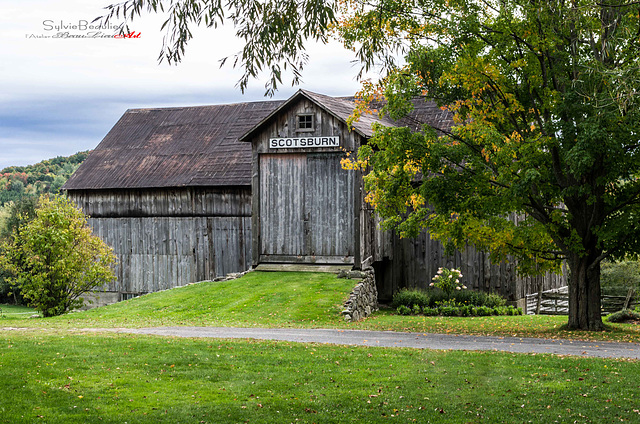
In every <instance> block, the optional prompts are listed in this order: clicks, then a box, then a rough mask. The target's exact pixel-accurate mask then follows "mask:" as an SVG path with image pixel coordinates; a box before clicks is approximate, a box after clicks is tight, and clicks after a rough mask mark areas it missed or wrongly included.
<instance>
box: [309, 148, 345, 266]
mask: <svg viewBox="0 0 640 424" xmlns="http://www.w3.org/2000/svg"><path fill="white" fill-rule="evenodd" d="M341 157H342V154H329V153H316V154H309V155H308V156H307V175H308V178H307V179H306V181H305V218H306V220H307V221H308V235H309V236H308V243H307V245H308V254H309V255H313V256H321V257H322V256H338V257H344V256H353V250H354V232H353V175H354V172H349V171H346V170H344V169H342V166H341V165H340V158H341Z"/></svg>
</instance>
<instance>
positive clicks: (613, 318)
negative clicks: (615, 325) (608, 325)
mask: <svg viewBox="0 0 640 424" xmlns="http://www.w3.org/2000/svg"><path fill="white" fill-rule="evenodd" d="M606 320H607V321H609V322H627V321H640V313H639V312H636V311H633V310H631V309H623V310H621V311H618V312H614V313H612V314H609V315H607V317H606Z"/></svg>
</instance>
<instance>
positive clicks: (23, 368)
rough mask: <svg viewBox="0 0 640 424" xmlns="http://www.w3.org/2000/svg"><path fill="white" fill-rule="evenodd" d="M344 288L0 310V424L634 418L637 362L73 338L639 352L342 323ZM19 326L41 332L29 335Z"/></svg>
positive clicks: (303, 282) (499, 330) (516, 321)
mask: <svg viewBox="0 0 640 424" xmlns="http://www.w3.org/2000/svg"><path fill="white" fill-rule="evenodd" d="M354 284H355V282H354V281H353V280H341V279H337V278H335V277H334V276H333V275H331V274H308V273H304V274H299V273H258V272H255V273H250V274H248V275H246V276H245V277H243V278H241V279H238V280H234V281H227V282H216V283H201V284H194V285H190V286H187V287H183V288H179V289H174V290H170V291H166V292H161V293H154V294H150V295H146V296H143V297H140V298H136V299H132V300H129V301H126V302H121V303H118V304H115V305H111V306H108V307H104V308H98V309H93V310H90V311H84V312H77V313H73V314H68V315H65V316H61V317H56V318H47V319H43V318H40V319H28V317H29V316H30V315H31V314H32V310H30V309H28V308H19V307H8V306H4V305H3V306H0V307H1V308H2V311H3V314H2V317H1V318H0V328H1V327H25V328H24V329H21V330H4V331H0V382H2V385H1V386H0V388H1V390H0V423H35V422H42V423H65V424H66V423H94V422H95V423H105V422H111V423H123V422H127V423H142V422H144V423H146V422H163V423H247V422H248V423H290V422H300V423H345V422H366V423H377V422H388V421H389V420H393V421H395V422H421V423H430V422H432V423H436V422H437V423H441V422H446V423H482V422H486V423H514V422H518V423H527V422H532V423H554V422H559V423H610V422H613V421H616V422H618V421H623V422H640V406H639V405H640V382H639V381H638V375H640V364H639V363H638V362H637V361H623V360H610V359H598V358H577V357H561V356H552V355H534V354H531V355H523V354H511V353H502V352H500V353H499V352H465V351H448V352H443V351H429V350H411V349H399V348H395V349H394V348H377V347H345V346H332V345H318V344H302V343H289V342H266V341H254V340H233V341H229V340H217V339H183V338H170V337H152V336H136V335H117V334H99V333H98V334H96V333H89V334H85V333H83V332H81V331H78V330H74V329H76V328H84V327H142V326H163V325H164V326H166V325H172V326H175V325H204V326H242V327H251V326H272V327H325V328H326V327H335V328H355V329H382V330H397V331H419V332H431V331H433V332H442V333H461V334H462V333H465V334H491V335H519V336H533V337H571V338H591V339H593V338H595V339H598V340H606V339H612V340H629V341H638V340H639V339H640V338H639V332H638V329H637V326H630V325H626V326H625V325H612V326H610V327H609V331H607V332H605V333H597V334H595V335H591V334H589V333H580V332H566V331H563V330H561V327H562V325H563V324H564V323H565V322H566V317H549V316H539V317H535V316H521V317H481V318H480V317H475V318H451V317H446V318H445V317H407V316H396V315H393V314H391V313H390V312H389V311H382V312H379V313H377V314H375V315H374V316H372V317H370V318H368V319H366V320H363V321H361V322H358V323H346V322H344V321H343V319H342V317H341V314H340V311H341V309H342V303H343V302H344V300H345V298H346V297H347V295H348V293H349V292H350V290H351V289H352V287H353V285H354ZM28 327H38V328H37V329H35V328H28Z"/></svg>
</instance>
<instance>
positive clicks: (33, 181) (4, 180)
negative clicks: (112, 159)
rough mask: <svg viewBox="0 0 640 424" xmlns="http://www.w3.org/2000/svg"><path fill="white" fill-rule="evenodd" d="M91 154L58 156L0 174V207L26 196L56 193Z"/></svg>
mask: <svg viewBox="0 0 640 424" xmlns="http://www.w3.org/2000/svg"><path fill="white" fill-rule="evenodd" d="M89 153H90V151H86V152H78V153H76V154H75V155H71V156H67V157H64V156H58V157H56V158H53V159H48V160H43V161H42V162H39V163H36V164H35V165H27V166H9V167H7V168H4V169H3V170H2V171H0V206H3V205H4V204H5V203H8V202H10V201H18V200H20V199H22V198H23V197H26V196H39V195H41V194H43V193H59V192H60V187H62V186H63V185H64V183H65V182H67V180H68V179H69V177H70V176H71V174H73V173H74V171H75V170H76V169H78V167H79V166H80V164H81V163H82V161H84V160H85V159H86V158H87V156H88V155H89Z"/></svg>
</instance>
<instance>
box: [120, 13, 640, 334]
mask: <svg viewBox="0 0 640 424" xmlns="http://www.w3.org/2000/svg"><path fill="white" fill-rule="evenodd" d="M163 6H164V7H165V8H166V10H167V13H168V18H167V21H166V28H167V33H168V36H167V38H166V39H165V45H164V48H163V57H164V58H166V59H168V60H170V61H179V60H180V58H181V55H182V54H183V53H184V46H185V43H186V42H187V41H188V40H189V39H190V37H191V32H190V30H189V26H190V25H200V24H204V25H207V26H214V27H215V26H217V25H218V24H222V23H223V22H225V19H228V20H229V21H230V22H231V23H232V24H233V25H235V26H236V28H237V34H238V36H239V37H241V38H243V39H244V40H245V42H246V46H245V48H244V49H243V51H242V52H240V54H239V55H238V56H236V58H235V60H236V62H235V63H236V64H239V65H240V66H242V67H244V70H245V72H244V74H243V76H242V79H241V80H240V87H241V88H244V87H245V86H246V81H247V79H248V78H250V77H252V76H255V75H256V74H257V72H258V71H260V70H261V69H262V68H263V67H265V68H268V69H269V70H270V72H271V75H272V78H271V80H270V82H269V83H268V86H267V89H268V91H270V92H272V90H273V89H274V88H275V87H276V86H277V84H278V83H279V82H280V79H281V69H283V68H284V67H285V66H289V67H292V68H293V69H294V75H295V77H297V76H298V75H299V71H300V70H301V69H302V66H304V63H305V61H306V56H305V54H304V42H305V40H307V39H316V40H325V39H326V37H327V35H328V34H329V30H334V31H335V34H336V35H337V36H338V38H340V39H341V40H342V41H344V42H345V44H346V46H347V47H349V48H353V49H355V50H356V51H357V54H358V58H359V60H360V62H361V65H362V67H363V68H364V69H368V68H370V67H371V66H373V65H379V64H382V65H384V66H385V67H386V69H387V70H388V71H389V75H388V76H387V77H386V78H385V79H383V80H382V81H381V82H380V84H377V85H376V84H373V85H368V86H366V87H365V90H363V97H365V98H366V99H373V98H375V97H376V94H383V95H384V98H385V100H386V102H387V106H386V107H385V108H384V109H383V112H384V113H387V114H389V115H390V116H391V117H393V118H399V117H401V116H403V115H404V114H406V113H407V112H408V111H409V110H410V108H411V99H412V98H414V97H415V96H417V95H424V96H427V97H428V98H430V99H435V100H436V101H437V102H438V103H439V104H440V105H441V106H442V108H443V113H445V112H446V113H449V114H451V115H452V116H453V118H454V121H455V124H456V125H455V126H453V127H450V126H444V125H443V126H439V125H437V124H436V125H434V126H433V127H425V128H424V129H423V131H421V132H417V133H416V132H410V131H408V130H407V129H402V128H400V129H398V128H391V129H389V128H380V129H378V131H377V133H376V135H375V137H374V138H373V139H372V140H371V143H370V144H369V145H368V146H365V147H364V148H363V149H362V150H361V151H360V154H359V156H358V162H354V163H352V164H351V165H352V166H362V167H363V168H365V169H367V170H369V171H370V172H369V174H368V175H367V177H366V178H367V187H368V189H369V190H370V193H369V196H368V199H369V200H370V201H371V202H372V203H374V204H375V205H376V207H377V210H378V211H379V212H380V213H381V214H382V215H383V217H385V218H386V220H387V223H388V225H397V226H399V228H400V230H401V231H402V232H403V233H404V234H414V233H415V232H417V231H418V230H419V229H421V228H424V227H429V229H430V231H431V232H432V234H434V235H436V236H438V237H439V238H441V239H442V240H444V241H447V242H448V243H449V244H452V245H455V246H458V247H460V246H462V245H463V244H464V243H466V242H467V240H470V241H472V242H474V243H475V244H476V245H478V246H479V247H481V248H486V249H489V250H491V251H492V252H493V254H494V256H495V257H496V258H503V257H506V255H515V256H516V257H517V258H519V262H518V263H519V266H520V268H521V270H523V271H524V272H541V271H544V270H546V269H553V268H554V267H557V264H558V261H560V260H563V259H564V260H567V263H568V265H569V269H570V277H569V287H570V290H569V296H570V313H569V326H570V327H571V328H581V329H590V330H599V329H602V320H601V317H600V282H599V275H600V263H601V261H602V260H603V259H605V258H616V257H621V256H623V255H625V254H629V253H632V254H634V253H637V252H638V251H639V250H640V237H638V236H639V235H640V234H639V232H640V230H639V228H638V227H639V224H638V212H639V211H638V202H639V193H640V182H639V181H638V177H637V176H638V175H639V173H638V171H639V167H640V159H639V153H640V151H639V148H640V143H639V142H638V122H639V120H638V118H639V115H640V107H639V106H640V105H639V104H638V103H639V102H638V88H639V86H640V63H639V62H638V56H639V55H638V53H639V47H640V43H639V38H638V36H639V34H640V27H639V8H638V5H637V3H636V2H633V1H629V0H627V1H624V0H602V1H597V0H573V1H561V0H557V1H535V0H533V1H527V0H502V1H500V0H374V1H371V2H364V1H362V0H346V1H341V2H336V1H328V2H326V1H322V0H282V1H280V0H264V1H246V0H231V1H229V2H227V3H226V4H222V3H221V2H219V1H210V0H186V1H171V0H168V1H163V0H148V1H144V0H129V1H127V2H124V3H121V4H119V5H116V6H114V7H113V8H112V9H111V16H116V15H117V16H120V15H124V16H127V17H133V16H135V15H138V14H140V13H142V11H144V10H150V11H155V12H158V11H162V9H163ZM337 8H340V10H338V9H337ZM225 16H226V17H227V18H225ZM337 17H339V18H340V19H338V18H337ZM401 56H402V57H404V58H405V59H404V62H403V64H402V65H401V66H400V65H397V64H396V61H395V58H397V57H401ZM281 65H282V68H281ZM361 104H366V102H362V103H361ZM361 112H362V111H359V112H358V113H361ZM355 116H357V113H356V115H355ZM509 216H510V217H511V218H512V219H508V217H509ZM516 217H518V218H517V219H514V218H516Z"/></svg>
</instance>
